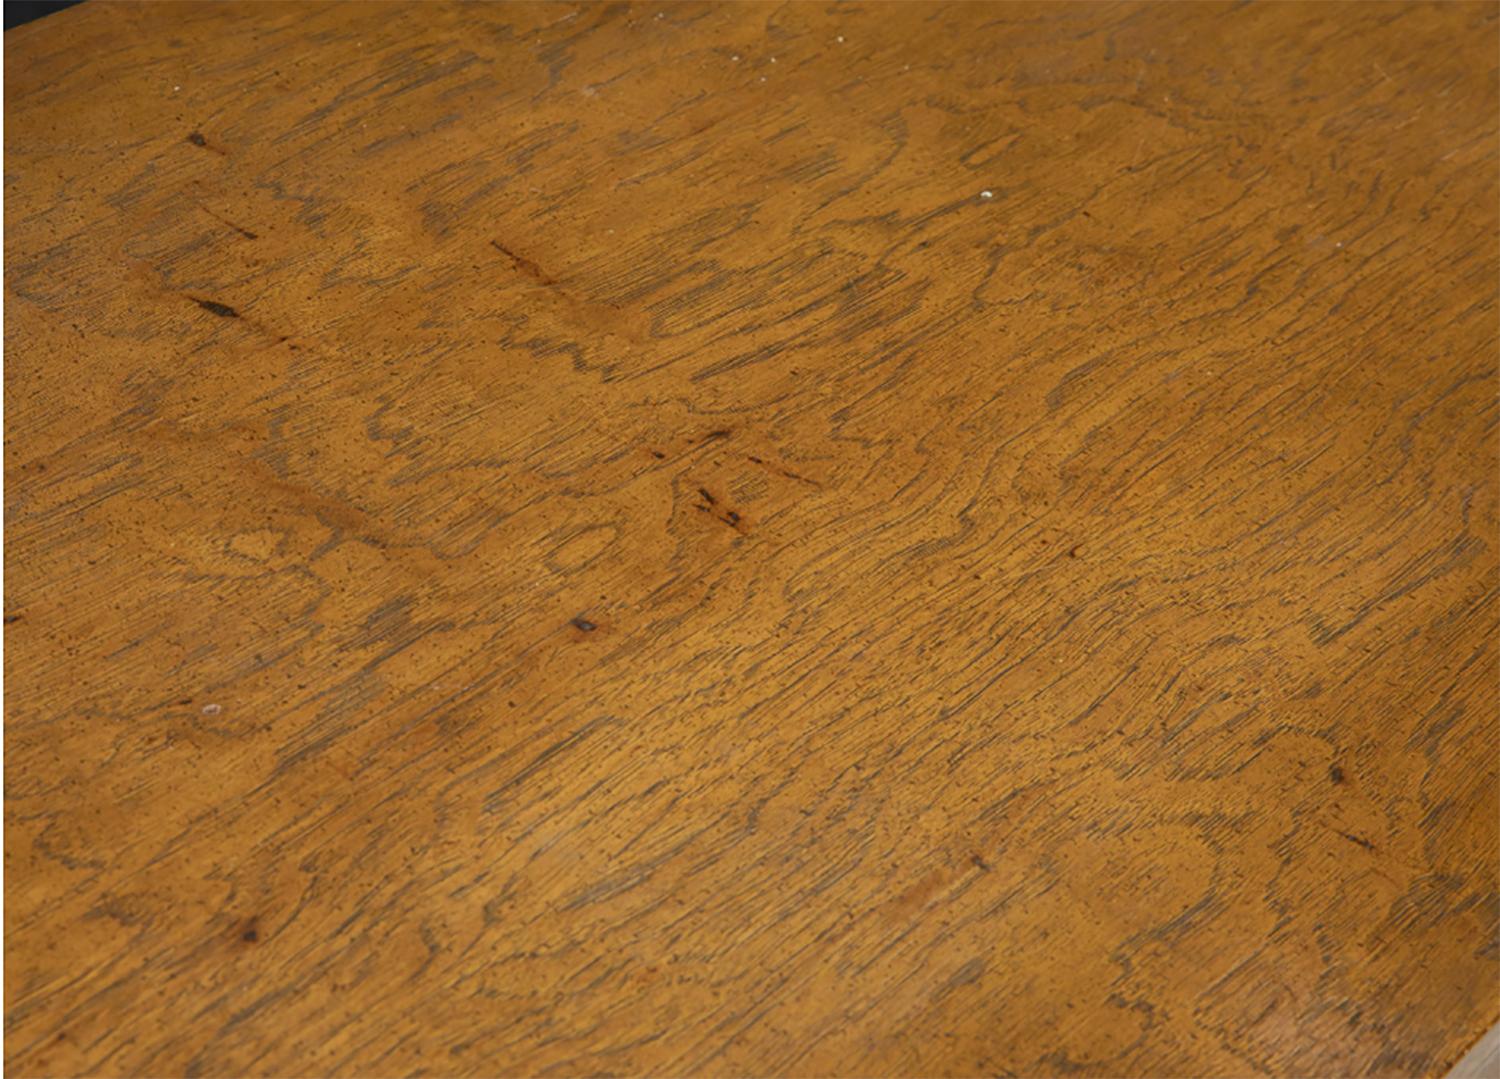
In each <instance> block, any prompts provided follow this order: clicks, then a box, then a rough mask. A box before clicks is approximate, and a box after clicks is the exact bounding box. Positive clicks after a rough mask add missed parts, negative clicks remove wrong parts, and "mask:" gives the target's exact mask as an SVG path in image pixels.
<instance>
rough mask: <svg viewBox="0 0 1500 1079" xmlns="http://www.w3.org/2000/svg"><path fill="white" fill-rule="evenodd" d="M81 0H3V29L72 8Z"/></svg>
mask: <svg viewBox="0 0 1500 1079" xmlns="http://www.w3.org/2000/svg"><path fill="white" fill-rule="evenodd" d="M81 2H82V0H5V28H6V29H7V30H9V29H10V28H11V27H12V26H20V25H21V24H22V23H23V22H30V21H31V20H32V19H40V18H41V17H42V16H43V15H51V14H52V13H53V12H54V11H61V10H62V9H63V8H65V7H72V6H73V5H74V4H78V3H81Z"/></svg>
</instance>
